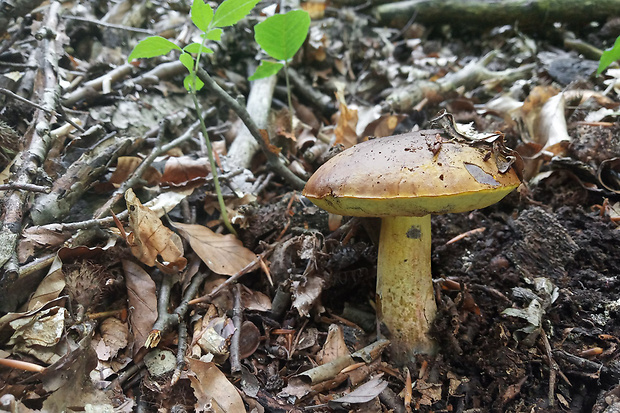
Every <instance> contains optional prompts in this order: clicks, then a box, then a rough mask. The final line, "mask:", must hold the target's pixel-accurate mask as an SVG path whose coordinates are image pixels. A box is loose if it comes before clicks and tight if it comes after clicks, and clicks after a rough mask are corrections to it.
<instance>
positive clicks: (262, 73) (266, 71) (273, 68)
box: [248, 60, 284, 80]
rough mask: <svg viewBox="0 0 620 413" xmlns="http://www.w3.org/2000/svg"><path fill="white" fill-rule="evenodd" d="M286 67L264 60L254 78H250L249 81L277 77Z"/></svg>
mask: <svg viewBox="0 0 620 413" xmlns="http://www.w3.org/2000/svg"><path fill="white" fill-rule="evenodd" d="M283 67H284V65H283V64H282V63H279V62H271V61H269V60H263V61H261V62H260V66H258V67H257V68H256V71H255V72H254V74H253V75H252V76H250V77H249V78H248V79H249V80H258V79H262V78H265V77H269V76H272V75H275V74H276V73H278V72H279V71H280V69H282V68H283Z"/></svg>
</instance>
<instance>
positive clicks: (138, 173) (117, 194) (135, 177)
mask: <svg viewBox="0 0 620 413" xmlns="http://www.w3.org/2000/svg"><path fill="white" fill-rule="evenodd" d="M199 127H200V121H196V122H194V123H192V125H191V126H190V127H189V128H188V129H187V130H186V131H185V132H184V133H183V135H181V136H179V137H178V138H176V139H175V140H173V141H172V142H169V143H167V144H166V145H161V146H156V147H155V148H153V150H152V151H151V153H150V154H149V156H147V157H146V158H145V159H144V160H143V161H142V163H141V164H140V165H139V166H138V167H137V168H136V170H135V171H133V174H131V177H129V179H127V180H126V181H125V182H123V183H122V184H121V186H120V187H119V188H118V189H116V191H114V193H113V194H112V196H111V197H110V199H108V201H107V202H106V203H105V204H104V205H103V206H102V207H100V208H99V209H97V211H95V214H94V218H95V219H97V218H101V216H102V215H103V214H105V213H107V212H108V211H109V210H110V209H111V208H112V207H113V206H114V205H115V204H116V203H117V202H118V201H119V200H120V199H121V198H122V197H123V196H124V195H125V192H126V191H127V190H128V189H129V188H133V187H134V186H136V185H137V184H138V183H139V182H140V180H141V179H142V174H144V172H146V170H147V169H148V167H149V166H151V164H152V163H153V161H154V160H155V158H157V157H158V156H159V155H161V154H162V153H166V152H168V151H169V150H170V149H172V148H174V147H177V146H179V145H180V144H182V143H183V142H185V141H187V140H189V139H190V138H192V137H193V136H194V133H196V131H197V130H198V128H199ZM158 141H160V140H159V139H158Z"/></svg>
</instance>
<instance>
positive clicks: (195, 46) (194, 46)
mask: <svg viewBox="0 0 620 413" xmlns="http://www.w3.org/2000/svg"><path fill="white" fill-rule="evenodd" d="M200 46H201V44H200V43H190V44H188V45H187V46H185V47H184V48H183V51H184V52H187V53H196V54H198V53H200V51H201V49H200ZM202 53H213V50H211V49H209V48H208V47H206V46H202Z"/></svg>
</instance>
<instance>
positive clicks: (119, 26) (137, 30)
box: [62, 15, 156, 36]
mask: <svg viewBox="0 0 620 413" xmlns="http://www.w3.org/2000/svg"><path fill="white" fill-rule="evenodd" d="M62 18H63V19H68V20H76V21H79V22H83V23H90V24H95V25H97V26H102V27H107V28H108V29H117V30H125V31H127V32H134V33H143V34H148V35H149V36H153V35H155V34H156V33H155V32H154V31H152V30H146V29H140V28H137V27H130V26H123V25H122V24H112V23H106V22H102V21H101V20H93V19H85V18H83V17H77V16H69V15H65V16H62Z"/></svg>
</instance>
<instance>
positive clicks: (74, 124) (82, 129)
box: [0, 87, 84, 132]
mask: <svg viewBox="0 0 620 413" xmlns="http://www.w3.org/2000/svg"><path fill="white" fill-rule="evenodd" d="M0 93H2V94H3V95H5V96H8V97H10V98H13V99H15V100H19V101H20V102H23V103H25V104H27V105H29V106H32V107H33V108H35V109H39V110H42V111H44V112H46V113H47V114H48V115H57V116H58V118H59V119H61V120H64V121H65V122H67V123H68V124H69V125H71V126H73V127H74V128H75V129H77V130H79V131H80V132H84V128H83V127H81V126H80V125H78V124H77V123H75V122H74V121H73V120H71V119H69V118H68V117H66V116H65V115H63V114H62V113H58V112H56V111H53V110H49V109H47V108H45V107H43V106H41V105H38V104H36V103H34V102H32V101H30V100H28V99H26V98H25V97H21V96H19V95H17V94H15V93H13V92H11V91H10V90H8V89H5V88H1V87H0Z"/></svg>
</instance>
